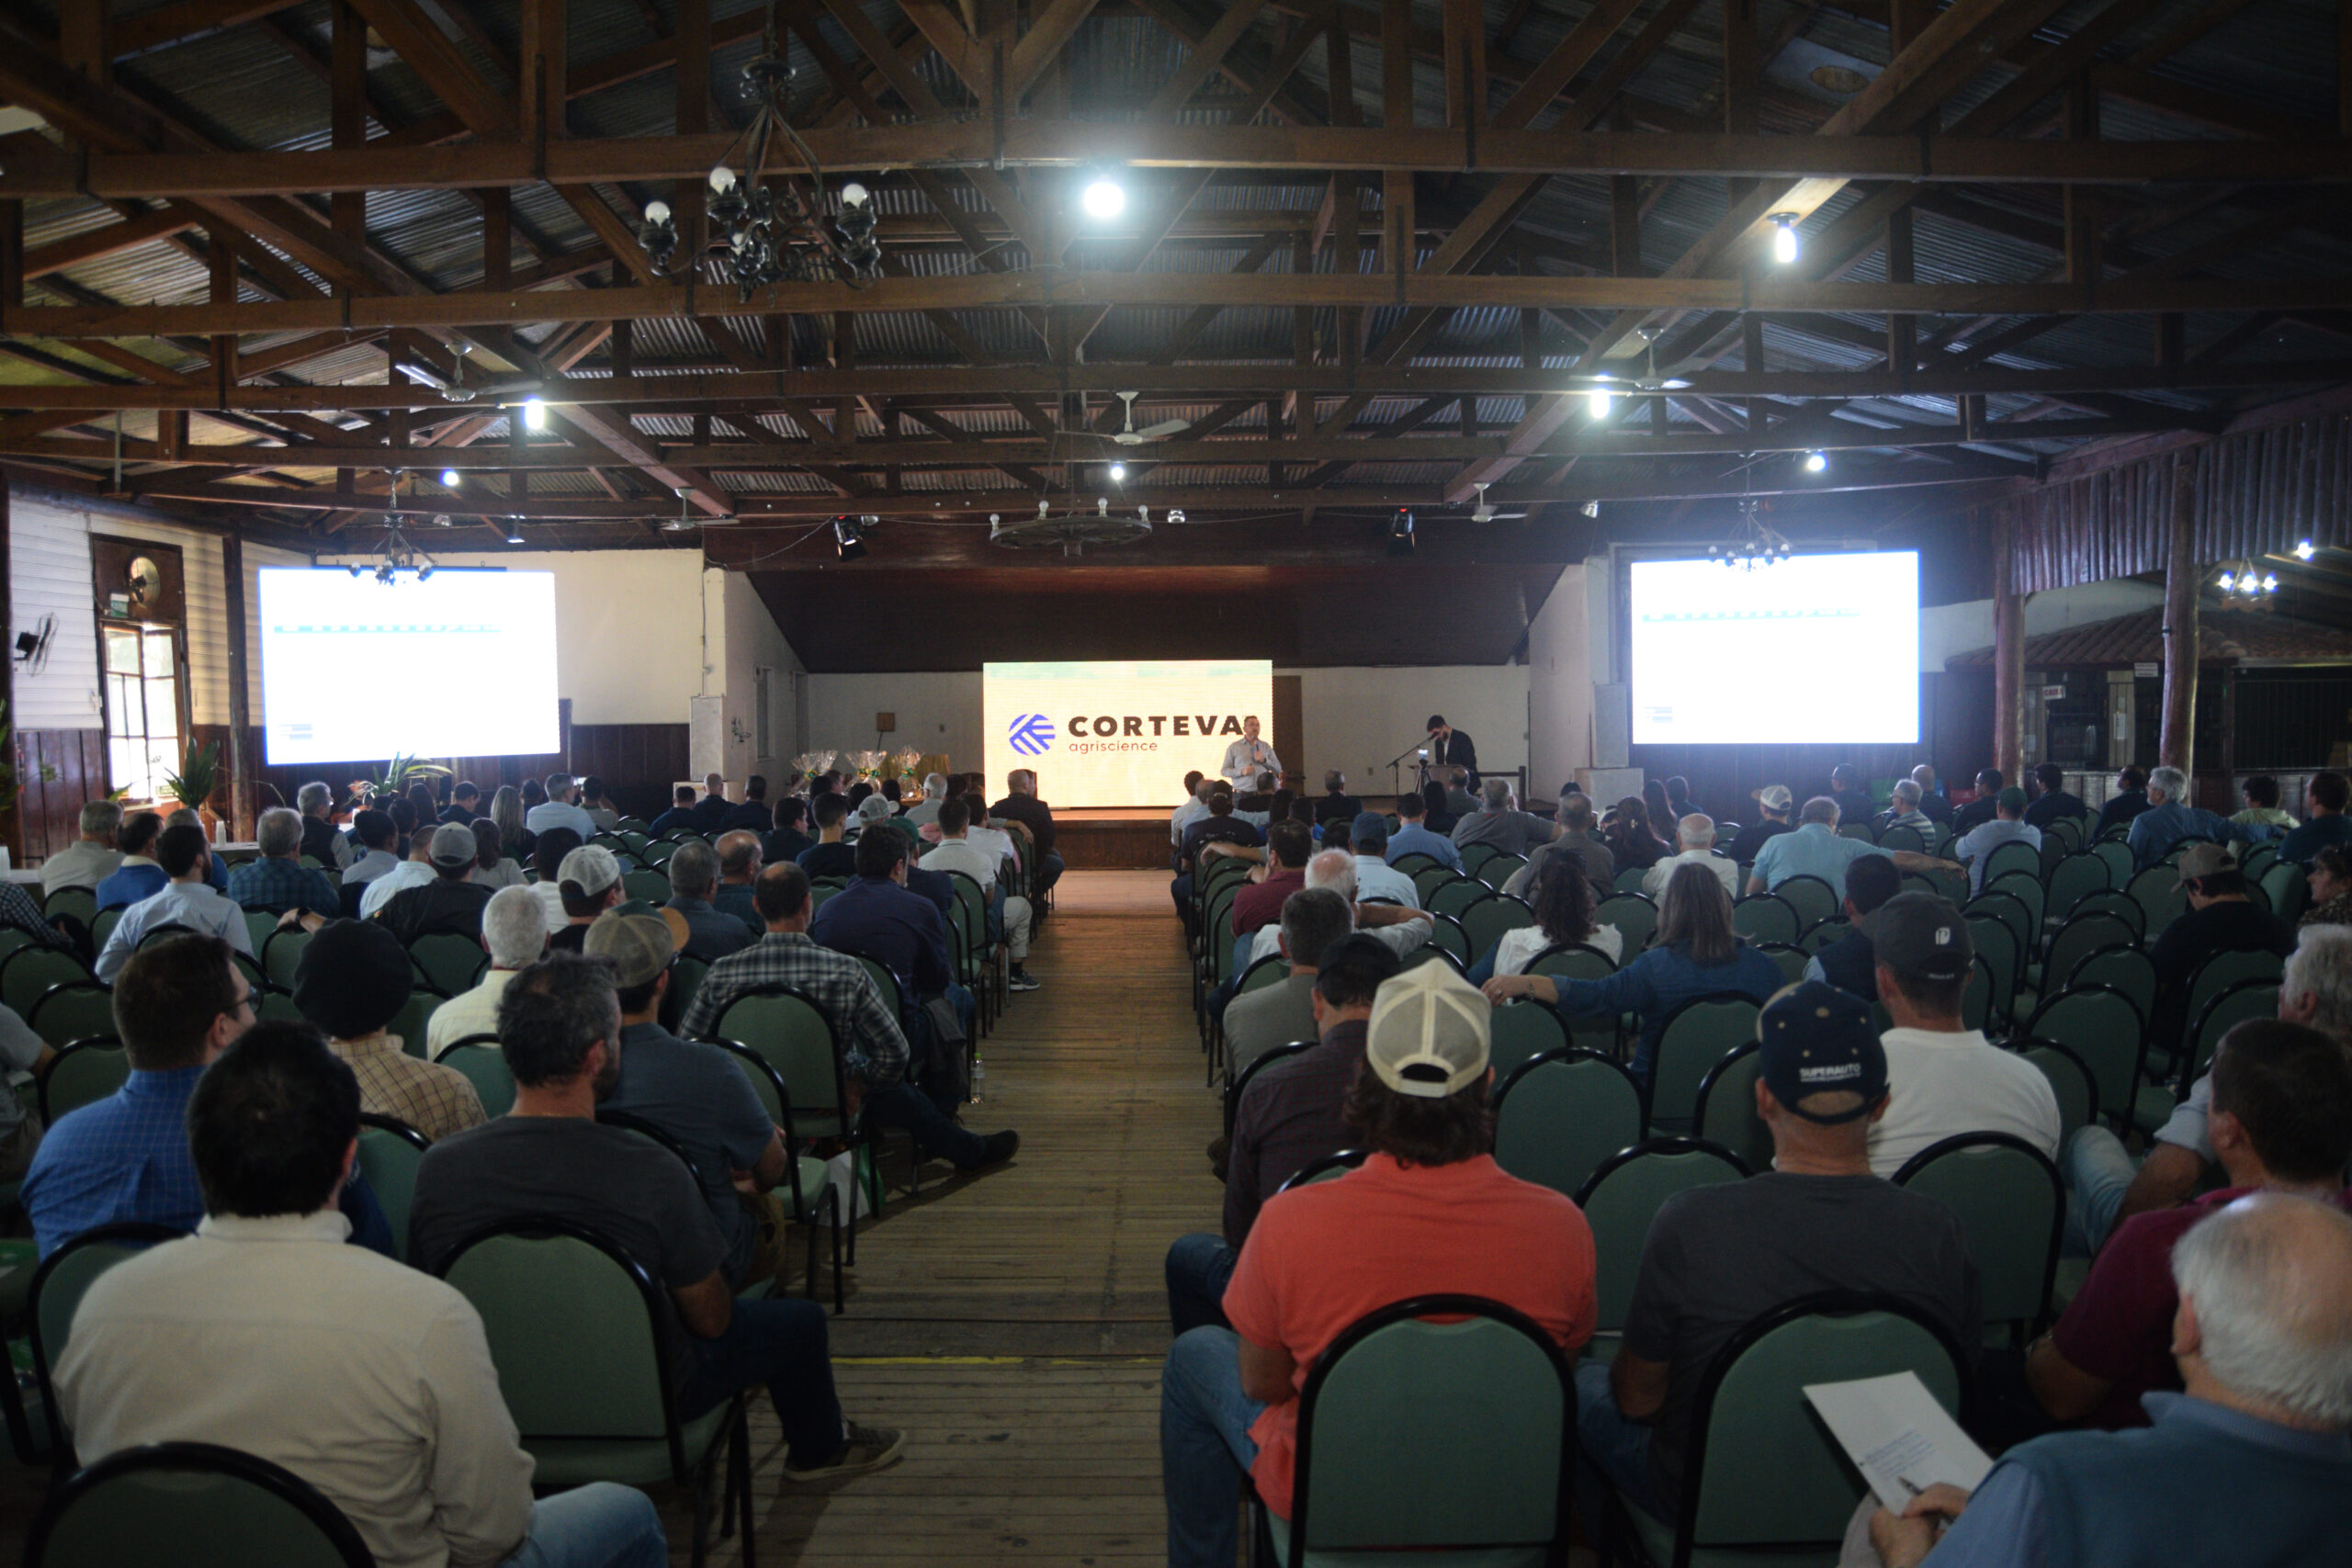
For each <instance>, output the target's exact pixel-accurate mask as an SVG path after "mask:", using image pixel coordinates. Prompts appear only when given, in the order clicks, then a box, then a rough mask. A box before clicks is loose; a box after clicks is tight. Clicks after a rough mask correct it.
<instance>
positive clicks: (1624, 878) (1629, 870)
mask: <svg viewBox="0 0 2352 1568" xmlns="http://www.w3.org/2000/svg"><path fill="white" fill-rule="evenodd" d="M1649 874H1650V873H1649V867H1647V866H1645V865H1629V866H1627V867H1626V868H1625V869H1624V870H1623V871H1621V872H1619V873H1618V874H1616V876H1615V877H1614V878H1612V879H1611V882H1610V884H1609V890H1610V891H1611V892H1612V893H1639V892H1640V891H1641V890H1642V880H1643V878H1645V877H1646V876H1648V875H1649Z"/></svg>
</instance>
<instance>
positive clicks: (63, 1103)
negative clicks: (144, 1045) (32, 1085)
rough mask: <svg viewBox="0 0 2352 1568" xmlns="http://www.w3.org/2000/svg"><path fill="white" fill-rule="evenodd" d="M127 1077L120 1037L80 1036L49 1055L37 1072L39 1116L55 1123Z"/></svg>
mask: <svg viewBox="0 0 2352 1568" xmlns="http://www.w3.org/2000/svg"><path fill="white" fill-rule="evenodd" d="M129 1081H130V1053H129V1052H127V1051H125V1050H124V1049H123V1048H122V1042H121V1041H119V1040H112V1039H107V1040H92V1039H83V1040H78V1041H76V1042H74V1043H72V1044H70V1045H67V1046H66V1047H65V1048H64V1049H63V1050H62V1051H60V1052H58V1054H57V1055H54V1056H52V1057H51V1058H50V1062H49V1066H46V1067H44V1068H42V1069H41V1075H40V1119H41V1121H42V1122H43V1123H44V1124H46V1125H50V1126H54V1125H56V1123H57V1119H58V1118H59V1117H61V1116H62V1115H64V1114H66V1113H67V1112H68V1111H79V1110H80V1109H81V1108H82V1107H83V1106H85V1105H88V1104H90V1103H91V1102H92V1101H94V1100H104V1099H105V1098H106V1097H107V1096H108V1095H110V1094H112V1093H113V1092H114V1091H115V1090H117V1089H120V1088H121V1087H122V1086H123V1085H124V1084H125V1083H127V1082H129Z"/></svg>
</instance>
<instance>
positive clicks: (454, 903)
mask: <svg viewBox="0 0 2352 1568" xmlns="http://www.w3.org/2000/svg"><path fill="white" fill-rule="evenodd" d="M492 831H493V832H495V831H496V829H492ZM429 853H430V854H431V856H432V861H433V880H432V881H430V882H427V883H423V884H420V885H419V886H414V887H406V888H402V889H401V891H400V892H398V893H395V894H393V895H392V896H391V897H390V898H387V899H385V900H384V902H383V904H382V905H381V906H379V908H378V909H377V910H376V921H377V923H378V924H379V925H381V926H382V927H383V928H384V929H385V930H386V931H390V932H391V933H392V935H393V936H394V937H396V938H398V939H399V940H400V944H401V946H402V947H407V946H408V945H410V944H411V943H412V942H416V941H417V940H418V939H419V938H422V937H428V936H434V935H436V934H442V933H447V934H448V935H452V936H461V937H464V938H466V939H467V940H468V941H469V942H480V941H481V912H482V908H483V906H485V905H487V904H488V903H489V902H490V899H491V895H492V893H494V892H495V891H497V890H496V889H495V888H491V887H485V886H482V884H481V881H480V879H479V878H480V873H481V859H480V857H481V841H480V840H477V839H476V838H475V837H474V830H473V829H471V828H460V827H459V826H458V824H456V823H455V822H444V823H442V824H441V825H440V826H439V827H437V828H435V829H433V838H432V840H431V843H430V848H429Z"/></svg>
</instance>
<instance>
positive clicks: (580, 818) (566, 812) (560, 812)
mask: <svg viewBox="0 0 2352 1568" xmlns="http://www.w3.org/2000/svg"><path fill="white" fill-rule="evenodd" d="M547 792H548V797H547V798H546V799H545V800H543V801H541V802H539V803H538V804H537V806H534V807H531V809H530V810H528V811H526V812H525V813H524V814H523V826H524V827H526V828H528V829H530V830H531V831H532V832H534V833H544V832H546V831H547V830H548V829H550V828H569V829H571V830H572V831H573V832H575V833H577V834H579V835H580V841H581V842H582V843H583V844H584V843H586V842H587V841H588V840H591V839H593V838H594V837H595V836H596V834H597V832H598V829H597V827H596V819H595V818H594V817H591V816H589V815H588V813H586V812H585V811H582V809H581V808H580V781H579V780H578V779H575V778H573V777H572V776H571V774H570V773H549V774H548V776H547ZM697 809H699V807H697Z"/></svg>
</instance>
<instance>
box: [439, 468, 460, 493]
mask: <svg viewBox="0 0 2352 1568" xmlns="http://www.w3.org/2000/svg"><path fill="white" fill-rule="evenodd" d="M464 478H465V476H464V475H462V474H460V473H458V470H457V469H455V468H444V469H442V470H441V488H442V489H443V490H455V489H457V488H458V485H459V484H460V483H461V482H462V481H463V479H464Z"/></svg>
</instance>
